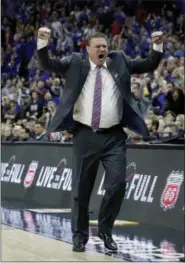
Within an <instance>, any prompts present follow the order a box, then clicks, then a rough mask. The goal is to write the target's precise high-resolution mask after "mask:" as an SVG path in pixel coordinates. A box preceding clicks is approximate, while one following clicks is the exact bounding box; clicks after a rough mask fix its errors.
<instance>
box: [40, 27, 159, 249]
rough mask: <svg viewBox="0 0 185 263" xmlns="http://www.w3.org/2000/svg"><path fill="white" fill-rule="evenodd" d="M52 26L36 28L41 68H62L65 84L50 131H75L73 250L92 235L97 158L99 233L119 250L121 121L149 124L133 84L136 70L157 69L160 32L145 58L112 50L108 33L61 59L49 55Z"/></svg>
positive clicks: (138, 126)
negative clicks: (100, 173) (115, 234)
mask: <svg viewBox="0 0 185 263" xmlns="http://www.w3.org/2000/svg"><path fill="white" fill-rule="evenodd" d="M50 34H51V31H50V30H49V29H48V28H40V29H39V31H38V42H37V55H38V61H39V65H40V68H41V69H43V70H46V71H50V72H56V73H61V74H62V75H63V76H64V77H65V78H66V84H65V87H64V90H63V93H62V96H61V98H60V103H59V106H58V109H57V112H56V114H55V116H54V118H53V120H52V123H51V125H50V127H49V128H48V133H49V132H52V131H57V130H62V129H63V130H65V129H68V128H69V124H71V123H73V124H75V130H74V134H73V136H74V137H73V150H74V157H75V158H74V173H73V182H72V186H73V188H72V200H73V201H72V231H73V251H76V252H83V251H85V244H86V243H87V241H88V227H89V214H88V206H89V200H90V196H91V192H92V189H93V185H94V182H95V178H96V173H97V169H98V166H99V162H100V161H101V162H102V164H103V166H104V168H105V171H106V178H105V184H104V188H105V195H104V197H103V200H102V204H101V207H100V212H99V218H98V222H99V224H98V236H99V237H100V239H102V240H103V241H104V245H105V247H106V248H107V249H109V250H117V245H116V243H115V242H114V240H113V239H112V228H113V225H114V221H115V219H116V217H117V215H118V213H119V210H120V207H121V204H122V201H123V199H124V194H125V187H126V182H125V177H126V149H125V141H126V138H127V136H126V134H125V132H124V131H123V127H128V128H129V129H131V130H133V131H135V132H137V133H139V134H141V135H143V136H145V135H148V130H147V127H146V125H145V122H144V120H143V117H142V116H143V114H142V113H141V111H140V109H139V107H138V103H137V102H136V100H135V99H134V97H133V95H132V93H131V89H130V76H131V74H134V73H145V72H152V71H154V70H155V69H156V68H157V66H158V64H159V62H160V60H161V57H162V44H163V43H162V32H155V33H153V35H152V41H153V50H152V52H151V54H150V55H149V56H148V58H147V59H137V60H133V59H129V58H127V57H126V56H125V54H124V53H123V52H121V51H113V52H110V53H108V47H107V40H106V35H104V34H102V33H95V34H94V35H92V36H90V37H89V39H88V40H87V53H88V56H83V55H82V54H79V53H73V54H72V55H71V56H68V57H64V58H62V59H61V60H59V59H58V60H54V59H50V58H49V57H48V51H47V45H48V41H49V38H50Z"/></svg>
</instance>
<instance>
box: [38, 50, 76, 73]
mask: <svg viewBox="0 0 185 263" xmlns="http://www.w3.org/2000/svg"><path fill="white" fill-rule="evenodd" d="M37 58H38V63H39V67H40V69H42V70H45V71H49V72H55V73H60V74H65V72H66V70H67V69H68V67H69V65H70V63H71V59H72V57H71V56H68V57H64V58H62V59H51V58H49V55H48V49H47V47H44V48H42V49H39V50H37Z"/></svg>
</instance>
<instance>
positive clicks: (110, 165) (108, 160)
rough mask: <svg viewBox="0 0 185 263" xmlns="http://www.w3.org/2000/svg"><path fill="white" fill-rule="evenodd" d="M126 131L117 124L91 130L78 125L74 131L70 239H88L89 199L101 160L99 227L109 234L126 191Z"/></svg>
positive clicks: (85, 240)
mask: <svg viewBox="0 0 185 263" xmlns="http://www.w3.org/2000/svg"><path fill="white" fill-rule="evenodd" d="M126 138H127V136H126V134H125V132H124V131H123V129H122V128H121V127H120V126H114V127H112V128H110V129H106V130H105V131H97V132H93V131H92V130H91V128H89V127H87V126H84V125H79V127H78V128H77V131H76V132H75V134H74V141H73V154H74V172H73V180H72V232H73V243H75V242H84V244H85V243H87V241H88V230H89V201H90V196H91V193H92V190H93V186H94V183H95V179H96V174H97V170H98V167H99V163H100V161H101V162H102V164H103V167H104V169H105V172H106V175H105V182H104V189H105V195H104V197H103V200H102V203H101V207H100V211H99V218H98V228H99V231H100V232H103V233H107V234H111V232H112V228H113V224H114V221H115V219H116V217H117V215H118V213H119V210H120V207H121V204H122V201H123V199H124V194H125V187H126V183H125V179H126V149H125V141H126Z"/></svg>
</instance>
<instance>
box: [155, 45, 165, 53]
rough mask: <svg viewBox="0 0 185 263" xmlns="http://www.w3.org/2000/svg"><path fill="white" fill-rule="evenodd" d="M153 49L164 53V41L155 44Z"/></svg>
mask: <svg viewBox="0 0 185 263" xmlns="http://www.w3.org/2000/svg"><path fill="white" fill-rule="evenodd" d="M153 50H155V51H158V52H161V53H163V43H161V44H156V43H154V44H153Z"/></svg>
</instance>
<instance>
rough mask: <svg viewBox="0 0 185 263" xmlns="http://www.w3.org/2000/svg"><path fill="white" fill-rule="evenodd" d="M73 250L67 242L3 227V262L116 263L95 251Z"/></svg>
mask: <svg viewBox="0 0 185 263" xmlns="http://www.w3.org/2000/svg"><path fill="white" fill-rule="evenodd" d="M71 248H72V245H70V244H67V243H65V242H62V241H58V240H54V239H51V238H48V237H44V236H40V235H36V234H32V233H30V232H26V231H23V230H19V229H15V228H12V227H9V226H5V225H2V261H12V262H15V261H18V262H20V261H36V262H40V261H58V262H59V261H60V262H61V261H64V262H66V261H82V262H83V261H96V262H97V261H101V262H102V261H104V262H110V261H115V259H114V258H111V257H110V256H106V255H104V254H101V253H98V252H95V251H89V250H88V251H86V252H85V253H75V252H72V250H71ZM116 261H117V260H116ZM124 262H126V261H124Z"/></svg>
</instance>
